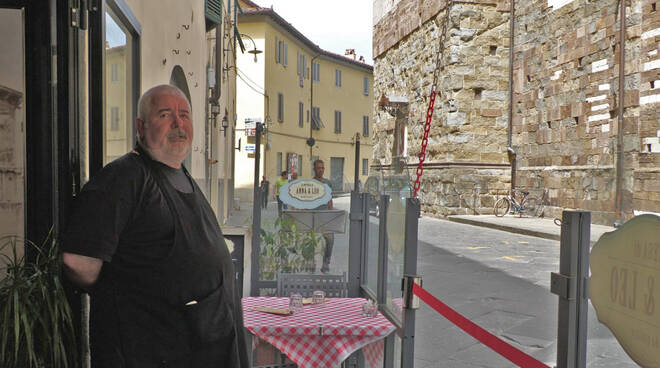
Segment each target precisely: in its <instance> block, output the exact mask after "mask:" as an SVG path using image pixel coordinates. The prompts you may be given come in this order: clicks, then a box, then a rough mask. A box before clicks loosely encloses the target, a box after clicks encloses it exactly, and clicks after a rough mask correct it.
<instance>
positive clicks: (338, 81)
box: [335, 69, 341, 88]
mask: <svg viewBox="0 0 660 368" xmlns="http://www.w3.org/2000/svg"><path fill="white" fill-rule="evenodd" d="M335 87H338V88H339V87H341V70H339V69H335Z"/></svg>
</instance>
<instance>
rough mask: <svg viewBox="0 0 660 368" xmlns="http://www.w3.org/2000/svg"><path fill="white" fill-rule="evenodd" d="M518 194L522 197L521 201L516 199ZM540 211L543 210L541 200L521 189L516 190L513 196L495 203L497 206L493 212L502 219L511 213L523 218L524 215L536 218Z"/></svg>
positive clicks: (509, 195) (507, 196)
mask: <svg viewBox="0 0 660 368" xmlns="http://www.w3.org/2000/svg"><path fill="white" fill-rule="evenodd" d="M516 194H520V195H521V196H522V198H521V199H520V201H518V200H517V199H516ZM539 209H542V202H541V199H539V198H538V197H536V196H534V195H529V192H526V191H524V190H520V189H514V190H513V195H511V194H507V195H506V196H505V197H502V198H500V199H498V200H497V202H495V206H493V211H494V212H495V216H497V217H502V216H504V215H506V214H507V213H509V211H511V213H513V214H514V215H515V214H518V215H519V216H520V217H522V215H523V213H528V214H531V215H532V216H536V215H537V210H539Z"/></svg>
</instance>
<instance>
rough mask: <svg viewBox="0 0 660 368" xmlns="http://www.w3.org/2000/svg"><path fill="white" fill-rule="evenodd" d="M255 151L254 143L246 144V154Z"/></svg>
mask: <svg viewBox="0 0 660 368" xmlns="http://www.w3.org/2000/svg"><path fill="white" fill-rule="evenodd" d="M254 150H255V145H254V144H252V143H246V144H245V152H254Z"/></svg>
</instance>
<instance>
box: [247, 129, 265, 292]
mask: <svg viewBox="0 0 660 368" xmlns="http://www.w3.org/2000/svg"><path fill="white" fill-rule="evenodd" d="M256 125H257V127H256V129H255V130H256V132H255V139H256V142H255V149H254V183H253V186H254V188H253V189H252V192H253V193H254V194H253V197H254V200H253V201H252V257H251V258H252V259H251V262H252V264H251V267H250V296H259V253H261V246H260V243H259V240H260V239H259V233H260V232H261V202H260V198H261V195H260V194H261V193H260V192H261V188H260V187H259V163H260V160H261V154H260V153H261V131H262V130H263V126H262V125H261V123H260V122H257V124H256Z"/></svg>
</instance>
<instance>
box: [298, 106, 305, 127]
mask: <svg viewBox="0 0 660 368" xmlns="http://www.w3.org/2000/svg"><path fill="white" fill-rule="evenodd" d="M304 111H305V105H303V103H302V102H298V126H299V127H301V128H302V127H303V125H304V123H305V121H304V119H303V115H304V114H305V112H304Z"/></svg>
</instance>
